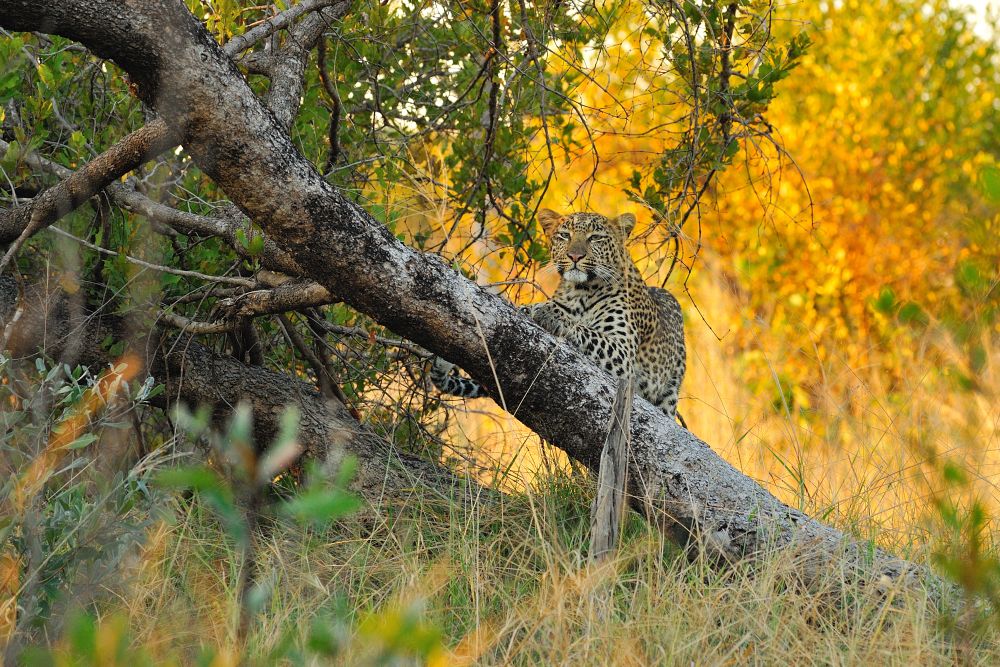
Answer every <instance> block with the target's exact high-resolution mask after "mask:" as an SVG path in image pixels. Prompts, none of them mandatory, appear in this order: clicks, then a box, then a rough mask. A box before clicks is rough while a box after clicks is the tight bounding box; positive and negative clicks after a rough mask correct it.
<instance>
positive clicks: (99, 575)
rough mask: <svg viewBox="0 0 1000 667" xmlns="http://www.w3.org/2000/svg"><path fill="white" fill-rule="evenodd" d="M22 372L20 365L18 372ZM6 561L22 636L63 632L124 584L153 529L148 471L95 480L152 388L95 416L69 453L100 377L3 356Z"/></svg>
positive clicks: (0, 544) (131, 392)
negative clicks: (62, 431) (118, 580)
mask: <svg viewBox="0 0 1000 667" xmlns="http://www.w3.org/2000/svg"><path fill="white" fill-rule="evenodd" d="M15 366H18V367H17V368H16V369H15ZM0 379H2V380H3V381H0V403H2V404H3V405H4V406H5V409H4V410H3V411H0V462H3V464H4V466H5V469H6V470H7V471H9V473H10V474H9V475H8V477H7V478H6V480H5V481H4V482H3V483H2V484H0V506H2V507H3V508H4V516H3V518H2V519H0V554H7V555H8V556H10V557H13V559H14V561H15V562H17V563H19V564H20V568H19V580H20V581H21V582H22V583H21V588H22V591H21V596H20V599H21V600H23V601H24V602H23V604H22V607H21V613H20V615H19V617H18V621H19V622H18V626H19V631H20V632H21V633H23V636H25V637H26V636H33V635H34V634H35V633H43V632H46V631H48V630H50V629H51V624H53V623H54V624H55V627H58V626H59V624H60V623H62V620H63V619H62V618H61V614H60V613H57V611H58V612H64V611H65V610H66V609H67V608H73V607H74V606H79V605H86V604H88V603H89V601H90V600H91V599H93V598H94V597H95V596H97V595H98V590H99V589H100V587H101V586H102V585H105V584H106V583H107V581H108V580H109V579H113V578H114V577H115V576H116V571H117V569H118V568H119V567H120V565H121V563H122V560H123V559H124V558H126V556H127V555H128V554H129V553H130V552H132V551H133V550H134V549H136V548H137V546H138V545H140V544H141V543H142V542H143V539H144V536H145V531H146V530H147V529H148V527H149V526H150V524H151V523H152V521H153V517H152V515H151V514H150V512H149V509H150V505H151V503H152V502H153V501H154V494H153V493H152V492H151V490H150V488H149V487H148V484H147V482H148V471H146V470H143V468H142V467H141V466H137V467H135V468H133V469H131V470H123V471H119V472H116V473H115V474H114V475H113V476H108V477H104V476H101V475H95V474H94V469H95V467H96V466H97V462H98V458H99V456H100V452H101V447H102V445H100V444H98V443H99V442H100V441H101V440H102V439H105V438H110V439H112V440H114V439H117V438H119V437H121V434H122V433H123V431H124V432H125V433H127V429H128V428H129V425H128V424H127V422H124V421H123V420H124V419H125V418H126V417H127V416H128V415H129V414H130V413H134V412H135V411H137V410H140V409H141V408H142V405H143V402H144V401H145V400H148V398H149V396H150V394H151V393H152V389H151V387H152V384H151V383H150V382H145V383H136V384H135V385H133V386H132V387H129V388H128V391H127V392H123V396H122V399H123V400H122V401H121V402H120V403H119V404H118V405H116V407H115V409H114V410H111V411H103V412H100V413H96V414H92V415H90V417H89V429H88V430H87V431H84V432H82V433H80V435H79V436H78V437H76V438H74V439H73V440H72V441H70V442H69V443H68V444H67V445H65V446H63V447H61V448H55V447H54V446H53V445H54V442H55V441H56V439H55V438H54V435H53V434H54V433H55V432H56V429H57V428H59V425H62V424H65V423H67V422H68V421H69V420H71V419H73V418H74V417H75V416H76V415H77V414H78V413H79V412H80V410H81V409H82V406H83V405H85V404H86V401H85V400H84V397H85V395H86V394H87V393H88V392H90V391H93V388H94V386H95V384H96V378H95V377H94V376H93V375H91V373H90V372H89V371H88V370H86V369H84V368H82V367H79V366H78V367H76V368H71V367H69V366H67V365H65V364H51V365H49V364H47V363H46V362H45V361H44V360H43V359H41V358H39V359H36V363H35V365H34V368H33V369H30V370H29V369H28V368H26V367H24V365H23V364H20V365H17V364H15V362H13V361H11V360H10V359H8V358H6V357H2V356H0Z"/></svg>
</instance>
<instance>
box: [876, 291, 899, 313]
mask: <svg viewBox="0 0 1000 667" xmlns="http://www.w3.org/2000/svg"><path fill="white" fill-rule="evenodd" d="M895 307H896V293H895V292H893V291H892V288H891V287H883V288H882V291H881V292H879V295H878V298H877V299H875V309H876V310H878V311H879V312H880V313H885V314H889V313H891V312H892V311H893V309H894V308H895Z"/></svg>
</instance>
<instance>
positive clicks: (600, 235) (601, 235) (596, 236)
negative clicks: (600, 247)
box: [587, 232, 610, 241]
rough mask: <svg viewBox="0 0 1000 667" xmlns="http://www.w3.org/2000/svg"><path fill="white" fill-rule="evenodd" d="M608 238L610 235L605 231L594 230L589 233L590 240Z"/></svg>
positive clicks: (588, 238)
mask: <svg viewBox="0 0 1000 667" xmlns="http://www.w3.org/2000/svg"><path fill="white" fill-rule="evenodd" d="M608 238H610V237H609V236H608V235H607V234H605V233H604V232H592V233H590V234H587V240H588V241H604V240H606V239H608Z"/></svg>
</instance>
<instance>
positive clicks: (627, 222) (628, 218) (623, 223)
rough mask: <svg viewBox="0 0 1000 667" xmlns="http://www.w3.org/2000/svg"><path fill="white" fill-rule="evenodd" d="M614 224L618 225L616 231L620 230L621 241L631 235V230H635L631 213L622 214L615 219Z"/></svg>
mask: <svg viewBox="0 0 1000 667" xmlns="http://www.w3.org/2000/svg"><path fill="white" fill-rule="evenodd" d="M615 222H617V223H618V229H620V230H621V233H622V238H623V239H627V238H628V237H629V236H630V235H631V234H632V230H633V229H635V216H634V215H632V214H631V213H622V214H621V215H619V216H618V217H617V218H616V219H615Z"/></svg>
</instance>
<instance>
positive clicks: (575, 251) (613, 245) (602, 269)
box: [538, 209, 635, 284]
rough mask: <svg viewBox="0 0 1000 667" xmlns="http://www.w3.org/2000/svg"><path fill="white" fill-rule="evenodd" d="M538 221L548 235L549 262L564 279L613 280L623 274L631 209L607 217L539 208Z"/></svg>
mask: <svg viewBox="0 0 1000 667" xmlns="http://www.w3.org/2000/svg"><path fill="white" fill-rule="evenodd" d="M538 222H539V223H540V224H541V226H542V229H543V230H545V233H546V235H548V237H549V241H550V242H551V244H552V263H553V264H555V266H556V268H557V269H558V270H559V275H560V276H562V279H563V280H565V281H567V282H570V283H576V284H585V283H596V282H605V283H615V282H617V281H618V280H620V279H621V277H622V276H623V275H625V268H626V266H627V263H628V262H631V258H630V257H629V254H628V249H627V248H626V247H625V242H626V241H627V240H628V236H629V234H631V233H632V229H633V228H634V227H635V216H634V215H632V214H631V213H623V214H622V215H620V216H618V217H617V218H607V217H605V216H603V215H600V214H598V213H570V214H569V215H560V214H558V213H556V212H555V211H550V210H549V209H542V210H540V211H539V212H538Z"/></svg>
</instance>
